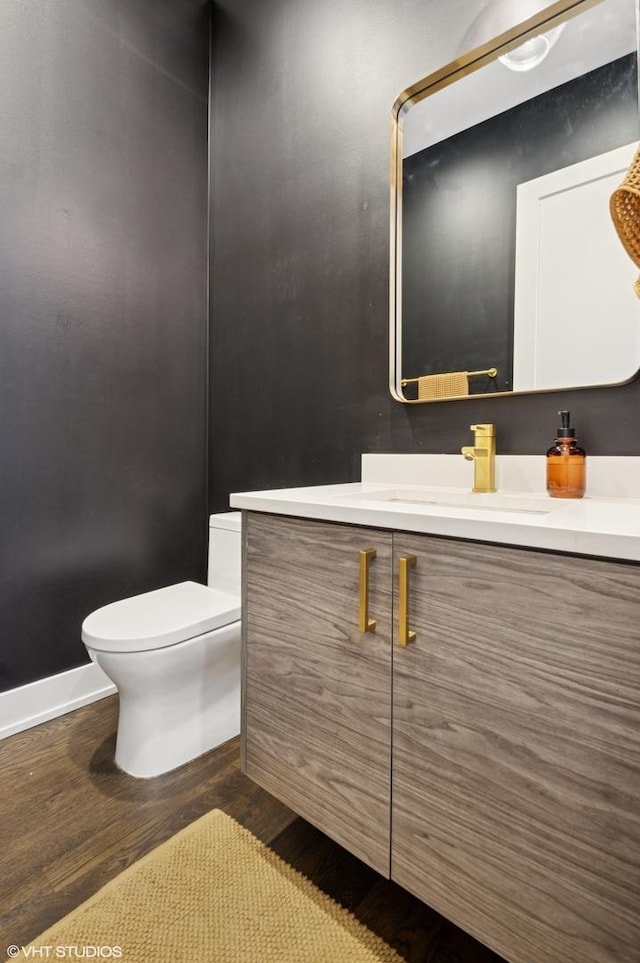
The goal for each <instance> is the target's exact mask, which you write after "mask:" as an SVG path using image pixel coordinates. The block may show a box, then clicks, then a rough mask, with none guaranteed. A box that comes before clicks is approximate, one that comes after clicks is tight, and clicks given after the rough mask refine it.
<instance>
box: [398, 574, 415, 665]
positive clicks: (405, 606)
mask: <svg viewBox="0 0 640 963" xmlns="http://www.w3.org/2000/svg"><path fill="white" fill-rule="evenodd" d="M415 564H416V556H415V555H403V556H401V558H400V571H399V573H398V574H399V589H400V604H399V608H400V616H399V624H398V628H399V638H398V644H399V645H402V646H405V645H409V643H410V642H414V641H415V638H416V633H415V632H413V631H412V630H411V629H410V628H409V569H410V567H411V566H412V565H415Z"/></svg>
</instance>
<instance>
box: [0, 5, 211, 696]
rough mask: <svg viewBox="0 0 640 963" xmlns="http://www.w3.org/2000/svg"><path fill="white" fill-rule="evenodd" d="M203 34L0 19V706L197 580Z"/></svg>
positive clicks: (81, 20) (82, 658)
mask: <svg viewBox="0 0 640 963" xmlns="http://www.w3.org/2000/svg"><path fill="white" fill-rule="evenodd" d="M208 18H209V15H208V9H207V6H206V4H205V3H204V2H203V0H160V2H158V0H2V3H1V4H0V130H1V131H2V135H1V137H0V210H1V211H2V217H1V218H0V451H1V453H2V454H1V458H0V689H9V688H12V687H15V686H18V685H21V684H23V683H26V682H29V681H32V680H35V679H38V678H42V677H44V676H48V675H51V674H54V673H56V672H60V671H62V670H64V669H66V668H70V667H72V666H76V665H80V664H82V663H84V662H86V661H87V656H86V652H85V650H84V647H83V645H82V643H81V640H80V625H81V621H82V619H83V617H84V615H86V614H87V613H88V612H89V611H91V610H92V609H93V608H95V607H96V606H98V605H101V604H103V603H105V602H108V601H111V600H113V599H116V598H118V597H122V596H123V595H127V594H133V593H135V592H138V591H141V590H146V589H150V588H152V587H157V586H159V585H162V584H166V583H168V582H171V581H174V580H176V579H186V578H203V577H204V573H205V563H206V426H205V419H206V353H207V325H206V248H207V236H206V235H207V227H206V225H207V96H208V43H209V24H208Z"/></svg>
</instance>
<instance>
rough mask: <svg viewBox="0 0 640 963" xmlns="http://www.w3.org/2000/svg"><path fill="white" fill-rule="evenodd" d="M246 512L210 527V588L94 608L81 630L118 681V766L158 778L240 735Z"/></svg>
mask: <svg viewBox="0 0 640 963" xmlns="http://www.w3.org/2000/svg"><path fill="white" fill-rule="evenodd" d="M240 569H241V550H240V512H225V513H223V514H220V515H212V516H211V517H210V519H209V568H208V578H207V581H208V585H200V584H199V583H197V582H180V583H179V584H177V585H169V586H167V587H166V588H161V589H157V590H156V591H154V592H146V593H145V594H144V595H135V596H133V597H132V598H128V599H123V600H122V601H120V602H113V603H111V604H110V605H105V606H103V608H100V609H96V611H95V612H92V613H91V615H89V616H87V618H86V619H85V620H84V622H83V624H82V641H83V642H84V644H85V645H86V647H87V651H88V653H89V655H90V656H91V658H92V660H93V661H94V662H96V663H97V664H98V665H99V666H100V668H101V669H102V670H103V671H104V672H105V673H106V675H108V676H109V678H110V679H111V680H112V681H113V682H114V683H115V685H116V688H117V689H118V692H119V695H120V716H119V719H118V736H117V741H116V756H115V760H116V763H117V765H118V766H119V767H120V769H123V770H124V772H126V773H129V774H130V775H131V776H142V777H149V776H158V775H160V774H161V773H163V772H169V770H171V769H175V768H176V767H177V766H181V765H183V763H185V762H188V761H189V760H190V759H195V757H196V756H199V755H201V754H202V753H203V752H207V751H208V750H209V749H213V748H214V747H215V746H219V745H220V744H221V743H223V742H226V740H227V739H230V738H231V737H232V736H235V735H237V734H238V733H239V731H240Z"/></svg>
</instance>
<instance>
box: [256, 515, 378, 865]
mask: <svg viewBox="0 0 640 963" xmlns="http://www.w3.org/2000/svg"><path fill="white" fill-rule="evenodd" d="M244 530H245V559H244V572H245V585H244V607H243V659H244V663H243V670H244V671H243V679H244V683H243V735H242V752H243V768H244V771H245V772H246V774H247V775H248V776H250V777H251V778H252V779H254V780H255V781H256V782H257V783H259V784H260V785H261V786H262V787H263V788H265V789H267V790H268V791H269V792H271V793H272V794H273V795H274V796H277V797H278V798H279V799H281V800H282V801H283V802H284V803H286V804H287V805H288V806H289V807H290V808H291V809H293V810H294V811H295V812H297V813H298V814H299V815H301V816H302V817H304V818H305V819H307V820H309V822H311V823H313V824H314V825H315V826H317V827H318V828H319V829H321V830H322V831H323V832H325V833H326V834H327V835H328V836H331V837H332V838H333V839H334V840H336V842H338V843H340V844H341V845H343V846H344V847H345V848H346V849H348V850H350V851H351V852H352V853H355V855H356V856H358V857H359V858H360V859H362V860H363V861H364V862H366V863H368V864H369V865H370V866H372V867H373V868H374V869H376V870H377V871H378V872H380V873H382V874H383V875H385V876H388V875H389V823H390V798H389V797H390V778H391V777H390V763H391V584H392V579H391V575H392V572H391V555H392V551H391V546H392V535H391V533H390V532H382V533H380V532H377V531H375V530H371V529H359V528H353V527H351V526H348V525H339V524H333V523H324V522H314V521H307V520H303V519H295V518H289V517H286V516H274V515H265V514H261V513H248V514H247V516H245V526H244ZM371 548H375V549H376V552H377V554H376V557H375V558H373V559H372V560H371V562H370V578H369V582H370V585H369V618H371V619H373V620H375V622H376V626H375V630H374V631H370V632H366V633H362V632H360V630H359V589H360V552H361V551H366V550H368V549H371Z"/></svg>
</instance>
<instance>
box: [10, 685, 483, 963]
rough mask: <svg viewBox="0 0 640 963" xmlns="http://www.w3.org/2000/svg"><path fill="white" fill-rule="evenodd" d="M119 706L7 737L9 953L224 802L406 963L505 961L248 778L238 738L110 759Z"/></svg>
mask: <svg viewBox="0 0 640 963" xmlns="http://www.w3.org/2000/svg"><path fill="white" fill-rule="evenodd" d="M117 712H118V704H117V697H116V696H112V697H110V698H108V699H103V700H102V701H101V702H96V703H94V704H93V705H89V706H86V707H85V708H83V709H78V710H77V711H75V712H72V713H69V715H66V716H62V717H61V718H59V719H54V720H52V721H51V722H47V723H45V724H44V725H41V726H37V727H36V728H34V729H30V730H28V731H27V732H24V733H20V734H18V735H16V736H11V737H10V738H9V739H5V740H4V741H3V742H0V777H1V779H2V792H1V795H0V914H1V915H0V954H1V955H2V957H4V950H5V949H6V947H7V946H9V945H10V944H12V943H15V944H23V943H26V942H28V941H29V940H32V939H34V938H35V937H36V936H38V934H39V933H41V932H42V931H43V930H44V929H46V927H48V926H50V925H51V924H52V923H55V922H56V920H58V919H60V918H61V917H62V916H64V915H65V914H66V913H68V912H69V911H70V910H72V909H73V908H74V907H75V906H77V905H78V904H79V903H81V902H82V901H83V900H85V899H86V898H87V897H88V896H90V895H91V894H92V893H94V892H95V891H96V890H97V889H99V888H100V886H102V885H103V884H104V883H106V882H107V881H108V880H110V879H112V878H113V877H114V876H116V875H117V874H118V873H119V872H120V871H121V870H123V869H124V868H125V867H126V866H128V865H130V864H131V863H132V862H134V860H136V859H138V858H139V857H140V856H142V855H143V854H144V853H146V852H148V851H149V850H150V849H153V847H155V846H157V845H159V844H160V843H162V842H164V840H166V839H168V838H169V837H170V836H172V835H173V834H174V833H176V832H177V831H178V830H179V829H182V828H183V827H184V826H186V825H187V824H188V823H190V822H192V821H193V820H194V819H197V818H198V817H199V816H202V815H204V813H206V812H208V811H209V810H211V809H222V810H224V811H225V812H226V813H228V814H229V815H230V816H233V817H234V818H235V819H237V820H238V821H239V822H240V823H242V824H243V825H244V826H246V827H247V828H248V829H250V830H251V832H253V833H254V834H255V835H256V836H258V837H259V838H260V839H262V840H263V842H265V843H267V844H268V845H269V846H270V847H271V848H272V849H273V850H275V851H276V852H277V853H278V854H279V855H280V856H282V857H283V859H285V860H287V862H289V863H290V864H291V865H293V866H295V867H296V868H297V869H299V870H300V871H301V872H303V873H304V874H305V875H306V876H308V877H309V878H310V879H311V880H313V882H314V883H315V884H316V885H317V886H318V887H319V888H320V889H322V890H323V891H324V892H325V893H327V894H328V895H329V896H331V897H333V898H334V899H336V900H337V901H338V902H339V903H341V904H342V905H343V906H345V907H347V908H348V909H349V910H351V911H352V912H353V913H354V914H355V915H356V916H357V917H358V919H360V920H361V921H362V922H363V923H365V924H366V925H367V926H368V927H369V928H370V929H372V930H374V931H375V932H376V933H378V934H379V935H380V936H382V937H383V938H384V939H385V940H387V942H388V943H390V944H391V945H393V946H394V947H395V948H396V949H397V950H398V951H399V953H400V954H401V955H402V956H404V958H405V959H406V960H407V961H408V963H501V961H500V958H499V957H498V956H496V955H495V954H494V953H491V952H490V951H489V950H487V949H486V948H485V947H483V946H481V945H480V944H479V943H477V942H475V941H474V940H472V939H471V938H470V937H469V936H467V935H466V934H464V933H462V932H460V930H458V929H456V928H455V927H454V926H452V925H451V924H450V923H448V922H446V921H445V920H443V919H442V917H440V916H438V914H437V913H435V912H433V910H430V909H429V908H428V907H426V906H424V905H423V904H422V903H420V902H419V901H418V900H416V899H414V897H412V896H410V895H409V894H408V893H406V892H405V891H404V890H402V889H400V888H399V887H398V886H396V885H395V884H393V883H391V882H389V881H388V880H385V879H383V878H382V877H380V876H378V875H377V873H375V872H373V870H370V869H369V868H368V867H366V866H364V865H363V864H362V863H361V862H359V861H358V860H357V859H355V858H354V857H353V856H351V855H350V854H349V853H347V852H345V851H344V850H343V849H341V848H340V847H339V846H337V845H336V844H335V843H333V842H332V841H331V840H330V839H328V838H327V837H326V836H323V835H322V833H319V832H318V831H317V830H315V829H314V828H313V827H312V826H310V825H309V824H308V823H306V822H304V820H302V819H299V818H298V817H296V815H295V814H294V813H292V812H291V811H290V810H288V809H287V808H286V807H285V806H283V805H282V804H281V803H279V802H278V801H277V800H276V799H274V798H273V797H272V796H270V795H269V794H268V793H266V792H264V791H263V790H261V789H260V788H259V787H258V786H256V785H255V783H252V782H251V780H249V779H247V778H246V777H245V776H243V775H242V773H241V772H240V764H239V742H238V740H236V739H234V740H232V741H231V742H229V743H227V744H226V745H224V746H221V747H220V748H219V749H216V750H214V751H213V752H210V753H207V754H206V755H204V756H201V757H200V758H199V759H196V760H194V761H193V762H191V763H188V764H187V765H186V766H182V767H181V768H180V769H177V770H175V771H174V772H172V773H168V774H167V775H166V776H159V777H157V778H156V779H150V780H138V779H132V778H131V777H129V776H126V775H125V774H124V773H122V772H120V770H118V769H117V768H116V766H115V765H114V763H113V751H114V745H115V733H116V726H117ZM150 963H152V961H150ZM238 963H242V961H241V960H239V961H238ZM336 963H337V961H336ZM340 963H343V961H340ZM344 963H347V961H344Z"/></svg>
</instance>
